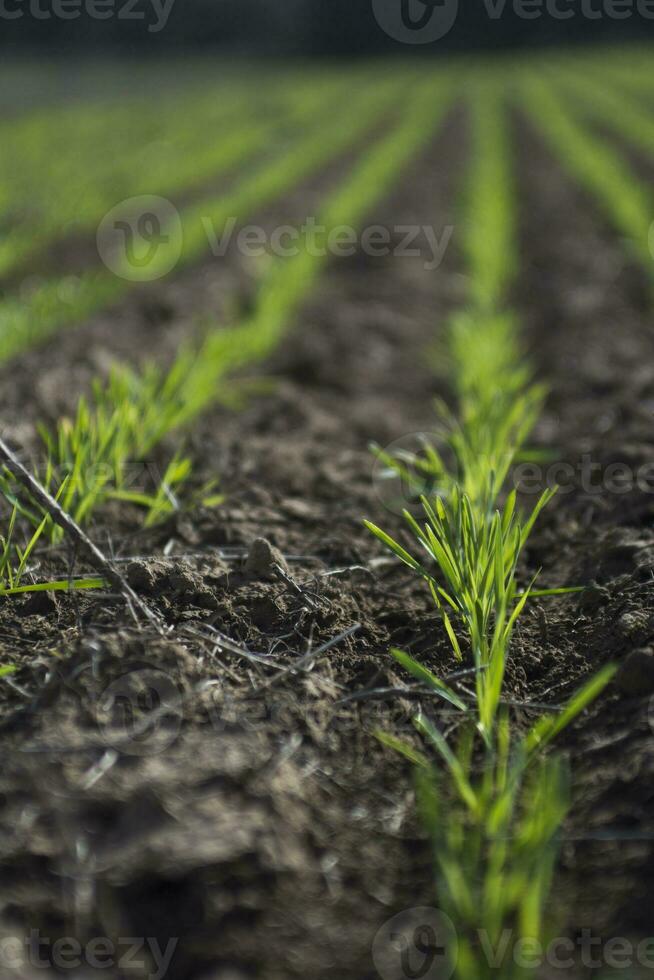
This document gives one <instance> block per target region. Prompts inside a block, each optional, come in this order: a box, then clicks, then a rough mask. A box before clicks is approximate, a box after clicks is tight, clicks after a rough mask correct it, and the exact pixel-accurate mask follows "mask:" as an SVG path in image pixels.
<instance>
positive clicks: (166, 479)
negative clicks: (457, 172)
mask: <svg viewBox="0 0 654 980" xmlns="http://www.w3.org/2000/svg"><path fill="white" fill-rule="evenodd" d="M386 97H387V96H384V98H386ZM446 105H447V101H446V96H445V93H444V92H443V91H442V86H441V84H440V83H438V85H435V84H432V85H427V86H425V87H424V89H423V91H422V92H421V93H420V95H419V96H418V97H417V98H416V99H415V100H414V102H413V103H412V105H411V107H410V108H409V110H408V111H407V112H406V113H405V114H404V116H403V117H402V118H401V119H399V120H398V121H397V122H396V124H395V125H394V126H393V127H392V129H391V130H390V132H388V133H385V134H384V135H382V136H380V137H378V138H377V139H376V141H375V142H373V144H372V145H371V146H370V147H369V148H368V149H366V150H365V151H364V152H363V153H362V155H361V156H360V158H359V159H358V160H357V161H356V163H355V164H354V165H353V167H352V168H351V170H350V172H349V173H348V174H347V176H346V177H345V179H344V180H343V181H342V182H341V184H340V185H339V186H338V187H337V188H336V189H335V190H334V191H333V192H331V194H330V195H329V196H328V198H327V200H326V202H325V205H324V207H323V209H322V213H321V216H320V223H321V224H323V225H324V226H325V227H326V229H328V230H330V229H332V228H336V227H338V226H341V225H343V224H346V223H347V224H349V225H354V226H356V225H357V224H358V223H360V222H361V220H362V219H363V218H364V217H365V215H366V213H367V212H368V211H369V210H370V208H372V207H373V206H374V204H375V203H376V202H377V201H379V200H380V199H381V198H383V196H384V195H385V194H386V193H387V192H388V190H389V188H390V187H391V185H392V184H393V183H394V182H395V181H397V180H398V179H399V176H400V174H401V173H402V171H403V169H404V167H405V166H406V164H407V163H408V162H409V161H410V160H411V159H412V158H413V157H414V156H415V155H416V154H417V153H418V152H419V150H420V148H421V147H422V146H424V145H425V143H426V142H427V141H428V140H429V139H430V138H431V137H432V135H433V133H434V131H435V128H436V126H437V125H438V123H439V121H440V119H441V118H442V114H443V112H444V110H445V107H446ZM308 244H309V243H308V241H305V243H304V248H302V249H301V251H300V253H299V254H298V255H297V256H296V257H294V258H291V259H279V260H277V261H276V262H275V263H274V264H273V265H272V267H271V269H270V272H269V274H268V276H267V277H266V280H265V282H264V283H263V284H262V287H261V289H260V292H259V295H258V301H257V302H256V305H255V309H254V311H253V313H252V314H251V316H250V317H249V318H248V319H247V320H246V321H244V322H241V323H239V324H237V325H236V326H233V327H231V328H225V329H220V330H212V331H211V332H209V333H208V334H207V336H206V338H205V340H204V343H203V344H202V346H201V347H200V349H199V350H198V349H194V348H192V347H189V348H187V349H185V350H182V351H181V352H180V353H179V355H178V356H177V358H176V359H175V361H174V363H173V365H172V366H171V367H170V368H169V369H167V370H164V369H162V368H160V367H158V366H157V365H154V364H152V365H150V366H149V367H147V368H146V369H144V370H143V371H140V372H139V371H136V370H134V369H132V368H129V367H119V368H116V369H115V370H114V371H113V373H112V375H111V377H110V379H109V381H108V383H106V384H102V383H100V382H98V383H96V384H95V386H94V389H93V392H92V395H91V397H90V398H89V399H87V398H82V399H81V400H80V402H79V404H78V408H77V413H76V415H75V417H74V418H73V419H62V420H61V421H60V422H59V424H58V426H57V429H56V432H55V433H50V432H49V431H48V430H46V429H44V428H43V429H42V430H41V434H42V439H43V445H44V455H45V460H46V461H45V463H44V464H41V465H39V466H38V467H37V470H36V475H37V477H38V479H39V480H40V482H41V483H42V484H44V485H45V486H46V487H47V488H48V489H49V490H50V491H52V492H53V493H54V492H56V493H57V494H58V499H59V502H60V504H61V506H62V507H63V508H64V510H65V511H66V512H67V513H69V514H70V515H71V516H72V517H73V518H74V519H75V520H76V521H77V522H78V523H79V524H84V523H86V522H88V521H89V520H90V518H91V517H92V515H93V514H94V513H95V511H96V510H97V508H98V507H99V506H100V505H102V504H103V503H106V502H107V501H108V500H110V499H120V500H125V501H130V502H132V503H134V504H137V505H139V506H141V507H144V508H145V509H146V514H147V516H146V521H147V522H148V523H153V522H155V521H157V520H159V519H160V518H161V517H163V516H164V515H166V514H168V513H170V511H171V509H173V508H174V507H175V506H176V505H177V501H176V493H177V492H178V491H179V489H180V487H181V486H182V485H183V484H184V483H185V482H186V481H187V480H188V477H189V475H190V470H191V463H190V460H189V459H188V458H186V457H183V456H176V457H175V458H174V459H173V460H172V461H171V462H170V464H169V465H168V467H167V469H166V472H165V473H164V475H163V478H162V480H161V483H160V485H159V487H158V488H153V490H152V492H146V491H145V490H144V489H143V488H139V489H138V490H134V489H133V487H131V486H130V478H131V472H132V464H133V463H134V461H139V460H147V459H149V458H151V454H152V452H153V450H154V449H155V448H156V447H157V446H158V445H159V444H160V443H161V441H162V440H163V438H164V437H165V436H166V435H167V434H169V433H170V432H172V431H174V430H177V429H180V428H181V427H183V426H184V425H186V424H188V423H189V422H191V421H192V420H193V419H194V418H196V417H197V415H198V414H199V413H200V412H201V411H202V410H203V409H204V408H206V407H207V405H209V404H210V403H211V402H214V401H217V400H220V399H225V398H229V397H231V396H232V395H233V388H232V387H231V386H230V384H229V383H228V376H229V375H231V374H233V373H234V372H235V371H236V370H237V369H238V368H240V367H243V366H245V365H250V364H252V363H254V362H256V361H258V360H260V359H262V358H264V357H265V356H266V355H268V354H269V353H270V352H271V351H272V350H273V349H274V348H275V347H276V346H277V344H278V342H279V340H280V338H281V336H282V335H283V333H284V332H285V331H286V330H287V329H288V328H289V326H290V325H291V324H292V322H293V316H294V314H295V312H296V311H297V308H298V306H299V304H300V303H301V302H302V300H303V298H304V297H306V295H307V294H308V293H309V292H310V291H311V289H312V287H313V284H314V282H315V280H316V277H317V275H318V273H319V271H320V268H321V267H322V265H323V264H324V263H325V262H326V261H327V256H326V255H325V256H323V255H321V254H318V253H317V252H316V251H315V250H313V249H308V248H307V247H306V246H307V245H308ZM0 489H1V490H2V493H3V495H4V497H5V499H6V500H7V501H8V503H9V505H10V506H11V507H12V508H14V509H16V510H17V511H18V512H19V513H20V516H21V519H22V520H23V522H24V523H26V524H27V526H28V527H29V528H31V532H34V533H37V532H38V536H39V537H41V536H45V537H46V538H48V539H49V540H51V541H58V540H59V538H60V536H61V531H60V529H59V527H58V526H56V525H54V524H53V523H52V522H51V521H50V520H49V519H48V518H47V515H44V514H43V512H42V511H41V510H40V509H39V508H38V506H36V504H35V503H34V502H33V501H29V500H25V496H24V493H22V492H20V491H19V490H18V489H17V488H16V485H15V481H14V479H13V476H12V474H11V473H10V472H8V471H5V473H4V474H3V475H2V477H0ZM214 489H215V488H214V487H211V488H207V487H203V488H202V498H201V499H202V500H203V501H204V502H205V503H216V502H218V501H219V500H220V497H219V496H218V495H216V494H215V493H214V492H213V491H214ZM208 495H211V496H209V497H208ZM35 543H36V542H33V543H32V547H31V549H30V552H31V551H32V550H33V547H34V544H35ZM19 571H21V572H22V569H20V568H19ZM14 578H15V579H17V578H20V575H19V574H17V575H15V576H14ZM13 584H14V586H15V585H16V584H18V582H17V581H14V583H13Z"/></svg>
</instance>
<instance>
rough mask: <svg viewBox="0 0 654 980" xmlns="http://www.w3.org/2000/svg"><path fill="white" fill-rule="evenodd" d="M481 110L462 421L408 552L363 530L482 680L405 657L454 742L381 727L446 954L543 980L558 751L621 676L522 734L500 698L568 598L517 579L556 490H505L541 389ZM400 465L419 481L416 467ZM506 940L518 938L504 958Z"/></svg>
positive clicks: (459, 380)
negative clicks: (453, 941) (418, 836)
mask: <svg viewBox="0 0 654 980" xmlns="http://www.w3.org/2000/svg"><path fill="white" fill-rule="evenodd" d="M471 114H472V129H473V156H472V164H471V168H470V173H469V178H468V184H469V186H468V193H467V195H466V208H467V213H466V216H465V222H464V227H465V255H466V258H467V271H468V275H469V279H470V290H469V295H470V308H469V309H468V311H467V312H466V313H465V315H460V316H457V317H455V318H454V320H453V321H452V323H451V326H450V331H449V360H448V368H449V372H450V377H451V379H452V381H453V383H454V387H455V391H456V397H457V408H456V413H455V412H448V411H447V410H445V409H441V410H440V411H441V416H442V418H443V420H444V422H445V423H446V429H445V431H446V432H447V436H446V438H445V439H444V444H443V445H442V446H436V445H429V446H426V447H425V455H424V457H423V458H422V459H421V461H420V474H421V478H423V479H424V480H425V483H426V485H428V486H429V487H430V490H429V493H428V494H423V496H422V499H421V509H422V514H421V517H420V518H419V519H418V518H416V517H415V516H414V515H413V514H412V513H410V512H409V511H408V510H407V511H406V512H405V518H406V524H407V531H408V537H407V541H406V543H405V542H404V541H400V540H398V539H396V538H394V537H391V536H390V535H389V534H388V533H386V532H385V531H383V530H382V529H380V528H379V527H377V526H376V525H374V524H372V523H370V522H367V526H368V528H369V529H370V530H371V531H372V533H373V534H374V535H376V537H377V538H378V539H380V540H381V541H382V542H383V543H384V544H385V545H386V546H387V547H388V548H390V550H391V551H392V552H393V553H394V554H395V555H396V556H397V557H398V558H399V559H400V561H402V562H403V563H404V564H405V565H407V566H408V567H409V568H410V569H411V570H412V571H413V572H415V574H416V575H418V576H420V577H421V578H422V579H423V580H424V581H425V583H426V585H427V587H428V589H429V592H430V594H431V597H432V599H433V601H434V604H435V607H436V609H437V610H438V612H439V615H440V617H441V619H442V622H443V627H444V638H446V641H447V645H448V647H449V654H450V656H451V658H452V660H453V662H454V664H460V665H465V666H466V668H467V671H469V672H470V674H469V676H470V677H471V678H472V682H471V685H470V686H468V685H467V684H464V683H463V682H462V683H460V684H459V685H458V686H457V685H456V684H447V683H446V682H445V681H444V680H443V679H442V678H440V677H438V676H437V675H436V674H435V673H434V672H433V671H432V670H430V669H429V668H428V667H427V666H425V665H424V664H423V663H420V662H418V661H417V660H416V659H415V658H414V657H412V656H411V655H410V654H408V653H406V652H404V651H400V650H394V651H393V655H394V657H395V659H396V660H397V662H398V663H399V664H400V666H401V667H402V668H403V669H405V670H406V671H407V672H408V673H409V674H410V675H412V676H413V677H414V678H415V679H417V680H419V681H420V682H422V683H423V684H424V686H425V688H426V689H428V690H429V691H431V692H432V694H433V695H435V696H436V697H437V699H440V701H441V702H442V705H443V709H444V710H445V713H446V717H447V722H448V725H449V728H450V730H451V729H454V730H455V732H456V734H455V735H451V736H448V737H446V736H445V735H444V734H443V732H442V731H441V729H440V728H439V726H438V723H437V721H436V720H435V719H434V718H432V717H430V716H429V715H428V714H427V713H426V712H422V711H421V712H420V713H419V714H418V716H417V717H416V718H415V726H416V729H417V731H418V733H419V734H420V735H421V736H422V738H423V740H424V742H425V746H426V747H425V748H424V749H417V748H416V746H415V744H414V743H413V742H411V741H408V740H405V739H398V738H397V737H396V736H394V735H392V734H389V733H379V737H380V739H381V740H382V741H383V742H384V744H386V745H387V746H389V747H390V748H393V749H395V750H397V751H399V752H401V753H402V754H403V755H404V756H406V757H407V758H408V759H409V760H411V762H412V763H413V764H414V766H415V767H416V786H417V799H418V806H419V812H420V815H421V818H422V820H423V822H424V825H425V827H426V828H427V830H428V833H429V835H430V839H431V841H432V845H433V859H434V867H435V876H436V894H437V903H438V905H439V907H440V908H441V910H442V911H444V912H445V913H446V914H447V915H448V916H449V918H450V919H451V921H452V922H453V924H454V926H455V929H456V932H457V936H458V948H457V949H456V950H454V949H449V950H445V956H446V957H447V956H451V957H452V959H453V961H452V963H451V964H450V965H451V967H452V968H454V967H456V975H457V976H459V977H461V980H470V978H471V977H474V978H475V980H484V978H486V977H490V976H501V977H502V980H518V978H522V977H525V976H529V975H531V973H530V971H528V970H524V969H522V968H521V967H520V966H519V965H518V963H516V962H515V961H514V958H513V956H512V954H513V951H514V950H515V943H516V942H519V941H530V942H541V943H544V942H545V941H546V939H547V934H548V932H547V921H546V907H547V900H548V897H549V895H550V893H551V885H552V877H553V872H554V868H555V864H556V858H557V854H558V836H559V831H560V828H561V824H562V822H563V820H564V819H565V817H566V814H567V812H568V809H569V789H568V774H567V765H566V762H565V760H564V758H563V757H562V756H560V755H556V754H551V753H549V752H548V751H546V750H547V749H548V748H549V746H550V743H551V742H552V741H553V740H554V739H555V737H556V736H557V735H559V734H560V733H561V732H562V731H563V730H564V729H565V728H566V727H567V726H568V725H569V724H570V723H571V722H572V721H573V720H574V719H575V718H576V717H577V716H578V715H579V714H580V712H582V711H583V710H584V708H585V707H587V705H588V704H589V703H590V702H591V701H592V700H593V699H594V698H595V697H597V695H598V694H599V693H600V691H601V690H602V689H603V688H604V686H605V685H606V684H607V683H608V681H609V680H610V677H611V676H612V673H613V668H612V667H608V668H606V669H605V670H603V671H601V672H600V673H599V674H598V675H597V676H596V677H594V678H593V679H592V680H591V681H590V682H589V683H588V684H586V686H585V687H584V688H582V690H581V691H579V692H578V693H577V694H576V695H574V696H573V697H572V698H571V700H570V701H569V702H568V704H567V705H566V706H565V708H564V709H563V710H562V711H560V712H552V713H551V714H545V715H542V712H539V711H536V710H535V709H532V712H533V713H535V714H537V715H538V714H539V713H540V714H541V717H539V718H538V720H537V721H536V722H535V723H534V724H533V725H532V726H531V727H530V728H528V729H527V731H524V730H523V729H522V728H520V727H519V726H518V725H517V724H512V722H511V718H510V714H509V707H508V705H507V704H506V703H505V700H506V695H505V693H504V688H505V673H506V667H507V663H508V662H509V658H510V657H511V656H512V653H513V651H512V638H513V634H514V631H515V628H516V624H517V623H518V621H519V619H520V617H521V615H522V614H523V612H524V610H525V607H526V606H527V603H529V602H530V601H531V600H533V599H535V598H537V597H540V596H551V595H564V594H565V593H566V592H568V591H569V590H568V589H565V588H560V589H547V590H542V591H540V590H538V589H537V588H536V586H535V582H536V577H535V576H534V577H533V578H532V579H531V581H527V582H524V581H522V582H521V581H520V579H521V578H522V576H523V564H524V553H525V548H526V545H527V542H528V540H529V536H530V534H531V532H532V529H533V527H534V525H535V523H536V521H537V520H538V517H539V515H540V514H541V512H542V510H543V508H544V507H545V506H546V505H547V504H548V503H549V501H550V500H551V498H552V496H553V495H554V489H546V490H544V492H543V493H542V495H541V497H540V499H539V500H538V502H537V504H536V506H535V508H534V509H533V511H532V512H531V513H530V514H528V515H527V516H522V515H521V514H520V511H519V508H518V504H517V499H516V492H515V490H511V491H510V492H508V490H507V484H508V477H509V473H510V469H511V464H512V462H513V461H514V460H515V459H516V456H517V454H518V453H519V452H520V450H521V448H522V447H523V446H524V443H525V440H526V439H527V438H528V436H529V434H530V432H531V430H532V428H533V426H534V424H535V422H536V420H537V418H538V414H539V411H540V409H541V406H542V402H543V398H544V391H543V388H542V386H540V385H538V384H536V383H534V381H533V379H532V372H531V369H530V366H529V364H528V363H527V362H526V360H525V358H524V356H523V353H522V351H521V349H520V342H519V335H518V327H517V321H516V318H515V317H513V316H511V315H510V314H508V313H506V312H505V310H504V305H505V303H506V300H507V291H508V287H509V285H510V282H511V275H512V273H513V271H514V267H515V253H516V246H515V216H514V213H513V201H514V198H515V190H514V187H513V182H512V178H511V166H510V151H509V139H508V135H507V132H506V117H505V108H504V106H503V105H502V102H501V96H500V90H499V89H498V88H495V87H494V86H489V85H486V86H485V87H484V88H483V89H481V88H475V89H474V91H473V93H472V96H471ZM494 245H495V249H494V248H493V246H494ZM448 461H449V462H448ZM388 462H389V463H391V464H392V461H391V460H388ZM396 466H397V467H398V468H400V470H401V472H402V475H403V476H406V475H407V474H406V472H405V469H404V468H405V467H406V461H404V462H402V463H401V464H400V463H397V464H396ZM525 707H526V708H527V709H528V704H527V705H525ZM428 749H431V752H429V751H428ZM505 930H509V931H510V933H509V934H510V935H511V937H512V942H511V943H510V944H509V946H508V947H507V946H506V945H505V947H504V948H503V947H502V936H503V935H505ZM482 936H485V938H486V946H484V944H483V943H482V942H481V941H480V937H482ZM488 944H490V947H491V948H492V949H494V950H499V951H500V952H499V954H498V956H499V960H498V962H497V963H491V962H489V959H488V957H487V955H486V949H487V948H488Z"/></svg>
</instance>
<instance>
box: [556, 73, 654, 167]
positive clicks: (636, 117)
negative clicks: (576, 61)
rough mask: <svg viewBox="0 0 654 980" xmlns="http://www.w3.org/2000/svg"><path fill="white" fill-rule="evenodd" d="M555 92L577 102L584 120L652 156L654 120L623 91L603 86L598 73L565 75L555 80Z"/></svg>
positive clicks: (653, 149) (604, 81)
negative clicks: (607, 129)
mask: <svg viewBox="0 0 654 980" xmlns="http://www.w3.org/2000/svg"><path fill="white" fill-rule="evenodd" d="M557 82H558V86H557V87H558V88H559V90H561V87H562V86H563V89H564V91H565V92H566V93H567V94H568V95H570V96H572V99H573V100H574V102H578V103H579V105H580V107H581V109H582V111H583V115H584V118H586V117H588V118H590V119H592V120H595V121H596V122H597V123H599V124H600V125H602V126H606V127H607V128H609V129H612V130H613V131H614V132H615V133H617V134H618V135H619V136H621V137H623V138H624V139H625V140H626V141H627V142H628V143H631V145H632V146H634V147H636V149H640V150H644V151H645V153H648V154H652V153H654V116H652V113H651V111H648V110H647V109H646V108H645V107H644V106H643V105H639V104H638V102H636V101H635V100H634V99H633V97H631V96H630V95H627V94H625V92H624V91H620V89H619V88H618V89H616V88H615V87H614V86H609V85H607V84H606V79H602V76H601V75H600V74H599V72H598V73H597V75H595V74H594V73H591V74H590V75H588V74H586V75H584V74H582V73H580V72H578V71H574V70H573V71H565V73H560V75H559V76H558V77H557Z"/></svg>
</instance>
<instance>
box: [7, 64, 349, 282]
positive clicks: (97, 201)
mask: <svg viewBox="0 0 654 980" xmlns="http://www.w3.org/2000/svg"><path fill="white" fill-rule="evenodd" d="M346 84H347V79H345V80H343V79H334V80H333V81H331V82H330V83H329V84H328V85H324V86H309V87H307V88H306V89H305V90H304V91H303V92H302V93H301V97H300V95H299V94H298V92H297V90H296V87H295V86H293V87H292V88H288V83H287V85H286V86H284V85H279V86H277V87H275V86H274V85H273V86H271V89H270V91H269V92H267V93H266V94H265V95H264V97H263V99H261V100H260V102H258V104H257V110H258V111H257V112H253V111H252V104H251V102H249V101H248V97H247V92H245V91H244V92H237V93H235V94H234V95H233V96H232V97H231V99H230V100H229V101H227V102H222V101H220V100H216V99H215V96H214V98H213V99H212V100H208V99H207V98H206V97H205V98H204V99H202V100H200V101H199V102H198V103H191V105H190V106H189V105H188V104H186V103H185V104H184V105H183V106H178V105H175V107H174V108H173V110H172V111H169V112H160V113H159V115H158V117H157V121H158V123H159V135H158V139H156V138H155V139H153V138H152V133H151V132H150V133H148V136H149V138H148V139H145V140H144V138H143V135H142V134H140V135H139V138H138V139H132V138H131V131H132V129H136V128H137V124H138V120H139V119H140V118H141V117H140V116H139V117H137V118H134V117H133V116H130V117H128V119H127V120H126V124H124V125H122V126H118V127H116V128H117V133H118V135H119V137H120V141H121V142H120V144H119V145H118V146H116V147H115V148H114V149H113V152H111V151H108V148H107V147H105V146H101V148H100V149H98V147H95V146H94V147H92V148H90V151H91V152H89V153H88V154H87V155H85V154H84V152H82V151H81V149H80V145H79V140H77V139H76V140H75V141H74V142H73V143H72V145H71V146H70V147H69V149H68V152H67V153H62V154H61V155H60V157H59V161H58V163H59V165H58V166H57V165H53V164H52V163H50V164H48V165H47V167H46V168H45V169H46V172H47V173H48V175H49V180H48V181H47V182H44V183H45V184H47V185H50V186H49V187H47V186H46V187H42V188H41V192H40V194H38V195H35V194H34V193H32V195H31V197H30V200H29V203H26V204H25V205H24V206H23V211H24V219H23V220H22V221H21V222H19V223H17V224H14V225H12V227H11V228H10V229H9V230H8V231H7V234H6V235H5V237H4V238H3V241H2V244H1V246H0V275H6V274H7V273H8V272H10V271H11V270H12V269H15V268H17V267H19V266H21V265H22V264H23V263H24V262H25V260H26V258H28V257H30V256H33V255H35V254H36V253H38V252H41V251H43V250H44V249H45V248H46V247H47V246H48V245H50V244H51V243H53V242H55V241H57V239H59V238H63V237H66V236H70V235H71V234H83V233H87V234H89V233H95V230H96V229H97V227H98V224H99V222H100V220H101V219H102V217H103V216H104V214H105V213H106V212H107V211H109V209H110V208H112V206H114V205H115V204H116V202H117V201H121V200H124V199H128V198H131V197H135V196H139V195H148V196H150V195H164V196H168V195H172V196H175V195H178V194H180V193H182V194H186V195H188V194H189V193H190V192H191V191H193V190H194V189H195V188H197V187H198V186H201V185H202V184H203V183H204V182H206V181H208V180H209V179H211V180H217V179H218V178H219V177H221V176H224V175H225V174H227V173H228V172H229V171H232V170H234V168H236V167H237V166H239V165H241V166H243V165H247V164H248V162H250V161H252V160H255V159H256V155H257V154H261V153H265V152H269V151H270V147H271V146H274V145H275V142H282V143H283V142H287V141H288V138H289V135H290V134H292V133H293V132H294V127H298V126H300V127H301V126H302V125H303V124H305V122H306V120H307V118H309V119H310V118H311V117H312V116H313V114H314V113H315V112H319V111H320V110H321V108H322V107H323V106H324V100H325V99H326V98H331V99H337V98H338V97H339V94H340V93H341V92H342V91H343V89H344V87H345V85H346ZM107 126H108V127H109V128H111V126H112V123H111V121H110V120H109V121H108V123H107ZM41 169H43V165H41V167H40V168H39V170H41ZM25 186H26V187H27V188H29V187H32V188H33V187H34V186H35V185H34V175H33V174H32V173H28V174H27V179H26V184H25ZM37 186H38V185H37ZM13 200H14V206H15V207H16V206H19V205H20V195H16V194H15V193H14V198H13Z"/></svg>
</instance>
